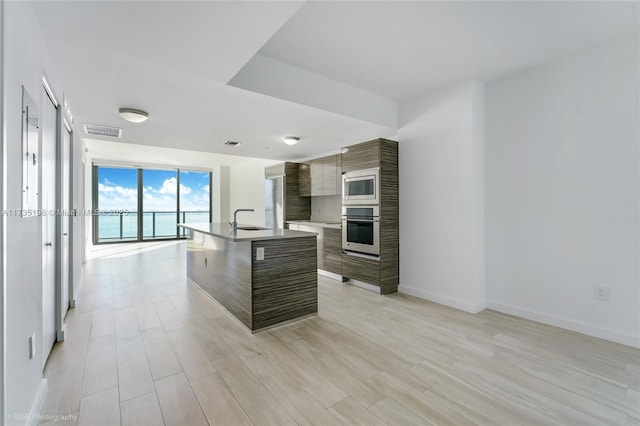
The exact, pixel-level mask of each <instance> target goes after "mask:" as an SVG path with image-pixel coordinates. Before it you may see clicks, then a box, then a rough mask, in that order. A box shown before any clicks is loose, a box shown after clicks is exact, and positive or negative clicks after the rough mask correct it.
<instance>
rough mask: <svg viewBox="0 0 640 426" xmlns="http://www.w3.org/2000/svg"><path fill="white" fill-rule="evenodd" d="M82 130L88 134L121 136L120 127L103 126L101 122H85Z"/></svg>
mask: <svg viewBox="0 0 640 426" xmlns="http://www.w3.org/2000/svg"><path fill="white" fill-rule="evenodd" d="M84 131H85V133H86V134H88V135H96V136H109V137H111V138H121V137H122V129H120V128H118V127H109V126H103V125H101V124H85V125H84Z"/></svg>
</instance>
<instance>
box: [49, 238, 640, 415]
mask: <svg viewBox="0 0 640 426" xmlns="http://www.w3.org/2000/svg"><path fill="white" fill-rule="evenodd" d="M95 253H97V255H96V257H95V258H94V259H90V260H88V262H87V266H86V276H85V283H84V288H83V291H82V293H81V295H80V298H79V300H78V303H77V307H76V308H75V309H72V310H70V311H69V313H68V315H67V318H66V327H67V328H66V340H65V342H64V343H61V344H56V345H55V347H54V349H53V352H52V354H51V357H50V358H49V361H48V363H47V366H46V369H45V376H46V377H47V379H48V385H49V392H48V395H47V398H46V400H45V403H44V407H43V411H42V414H43V416H42V419H43V420H42V422H44V423H45V424H51V425H53V424H78V425H118V424H122V425H136V426H141V425H162V424H166V425H206V424H220V425H251V424H255V425H287V424H303V425H307V424H313V425H333V424H361V425H383V424H399V425H413V424H452V425H471V424H482V425H491V424H497V425H543V424H566V425H591V424H597V425H604V424H606V425H638V424H640V408H639V407H640V351H639V350H637V349H633V348H630V347H627V346H623V345H618V344H614V343H610V342H606V341H604V340H599V339H595V338H591V337H587V336H584V335H580V334H577V333H573V332H570V331H566V330H562V329H559V328H555V327H550V326H546V325H542V324H538V323H534V322H531V321H527V320H524V319H520V318H517V317H513V316H508V315H504V314H500V313H497V312H492V311H484V312H482V313H480V314H477V315H471V314H466V313H464V312H460V311H457V310H454V309H450V308H447V307H443V306H440V305H437V304H434V303H429V302H426V301H423V300H420V299H416V298H413V297H410V296H406V295H402V294H392V295H388V296H380V295H377V294H375V293H372V292H368V291H366V290H362V289H359V288H355V287H352V286H348V285H344V284H342V283H340V282H337V281H333V280H330V279H327V278H324V277H320V279H319V314H318V316H316V317H312V318H307V319H305V320H302V321H298V322H295V323H291V324H288V325H285V326H281V327H278V328H275V329H271V330H269V331H264V332H260V333H257V334H254V335H251V334H249V333H248V332H247V330H246V329H245V328H244V327H243V326H241V325H240V324H239V323H238V322H237V321H235V320H234V319H232V318H230V317H229V316H228V315H227V314H226V313H225V312H224V311H223V310H222V309H221V308H220V307H219V306H218V305H217V304H216V303H214V302H212V301H211V300H210V299H208V298H207V297H206V296H205V295H204V294H202V293H201V292H200V291H199V290H198V289H196V288H195V287H194V286H193V285H191V284H189V283H188V282H187V279H186V271H185V244H184V243H173V242H172V243H159V244H158V243H154V244H146V245H141V244H137V245H130V246H100V247H98V249H97V251H96V252H95ZM65 415H66V416H65ZM56 416H59V417H56Z"/></svg>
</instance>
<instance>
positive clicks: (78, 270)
mask: <svg viewBox="0 0 640 426" xmlns="http://www.w3.org/2000/svg"><path fill="white" fill-rule="evenodd" d="M78 133H79V132H78ZM71 152H72V154H71V155H72V160H71V184H72V191H71V203H72V206H71V207H72V209H77V210H78V211H79V212H80V215H79V216H75V217H73V218H72V219H73V220H72V221H71V232H72V241H71V247H72V253H71V256H70V257H71V265H72V270H71V291H70V292H69V298H70V302H71V307H75V302H76V299H77V297H78V294H79V292H80V288H81V283H82V280H83V278H82V277H83V272H84V263H85V255H84V253H85V234H84V229H85V225H84V224H85V220H87V217H86V216H85V215H84V214H82V213H83V209H84V205H85V203H84V164H83V161H84V145H83V144H82V140H81V139H80V137H79V136H78V135H77V134H76V133H72V138H71ZM88 219H89V220H87V221H90V219H91V218H88Z"/></svg>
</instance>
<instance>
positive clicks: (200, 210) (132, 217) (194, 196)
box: [93, 166, 211, 243]
mask: <svg viewBox="0 0 640 426" xmlns="http://www.w3.org/2000/svg"><path fill="white" fill-rule="evenodd" d="M93 174H94V176H93V191H94V195H93V209H94V210H95V211H98V212H99V213H98V214H97V215H95V216H94V221H93V226H94V232H93V235H94V238H93V240H94V243H104V242H124V241H146V240H157V239H174V238H180V237H184V236H185V233H184V231H183V230H182V228H178V227H177V224H178V223H197V222H210V220H211V195H210V187H211V173H210V172H202V171H190V170H176V169H173V170H171V169H164V170H163V169H140V168H126V167H108V166H94V167H93Z"/></svg>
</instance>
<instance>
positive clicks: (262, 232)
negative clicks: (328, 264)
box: [178, 222, 317, 241]
mask: <svg viewBox="0 0 640 426" xmlns="http://www.w3.org/2000/svg"><path fill="white" fill-rule="evenodd" d="M178 226H181V227H183V228H186V229H192V230H194V231H198V232H202V233H204V234H208V235H213V236H215V237H220V238H224V239H227V240H231V241H261V240H277V239H282V238H302V237H311V236H315V235H317V234H316V233H314V232H303V231H292V230H290V229H262V228H261V227H256V228H260V229H257V230H251V231H248V230H244V229H238V230H236V231H233V230H232V229H231V226H230V225H229V224H228V223H204V222H203V223H180V224H178ZM238 227H239V228H241V227H252V225H242V224H241V225H238Z"/></svg>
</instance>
